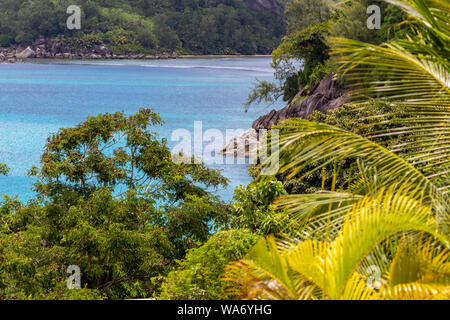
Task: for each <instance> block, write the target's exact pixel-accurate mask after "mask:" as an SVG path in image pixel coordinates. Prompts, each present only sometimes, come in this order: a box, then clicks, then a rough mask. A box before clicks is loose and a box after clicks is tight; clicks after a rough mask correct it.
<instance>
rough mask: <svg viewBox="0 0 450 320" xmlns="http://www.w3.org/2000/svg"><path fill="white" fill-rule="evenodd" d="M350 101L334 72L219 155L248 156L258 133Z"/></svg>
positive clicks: (260, 118)
mask: <svg viewBox="0 0 450 320" xmlns="http://www.w3.org/2000/svg"><path fill="white" fill-rule="evenodd" d="M349 100H350V95H349V94H348V93H346V90H345V87H344V86H342V85H340V84H339V83H338V82H337V81H336V79H334V77H333V74H332V73H330V74H329V75H328V76H327V77H326V78H325V79H323V80H322V81H321V82H319V83H317V84H314V85H312V86H310V87H309V88H305V89H303V90H300V92H299V93H298V94H297V95H296V96H295V97H294V99H292V102H291V103H289V104H288V105H287V106H286V107H284V108H282V109H280V110H272V111H270V112H269V113H267V114H266V115H263V116H261V117H259V118H258V119H256V120H255V121H254V122H253V125H252V128H251V129H249V130H248V131H246V132H245V133H244V134H243V135H241V136H240V137H238V138H234V139H233V140H232V141H230V142H229V143H228V144H227V145H226V146H225V147H224V148H223V149H222V150H220V151H219V153H221V154H224V155H229V156H240V155H242V154H245V157H248V156H249V155H250V153H251V152H252V150H251V149H252V148H251V146H254V145H255V141H254V140H255V139H257V137H258V136H259V135H258V132H259V131H260V130H264V129H270V127H272V126H274V125H277V124H279V123H280V122H282V121H283V120H286V119H290V118H303V119H306V118H307V117H308V116H309V115H311V114H312V113H313V112H314V111H320V112H324V113H325V112H327V111H329V110H334V109H336V108H339V107H340V106H342V105H344V104H345V103H346V102H348V101H349Z"/></svg>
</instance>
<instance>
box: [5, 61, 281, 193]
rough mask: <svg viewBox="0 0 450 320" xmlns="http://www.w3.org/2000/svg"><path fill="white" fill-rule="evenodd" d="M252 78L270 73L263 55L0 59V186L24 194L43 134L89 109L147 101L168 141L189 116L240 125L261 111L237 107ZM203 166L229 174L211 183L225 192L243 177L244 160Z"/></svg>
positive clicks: (189, 124) (208, 123) (127, 107)
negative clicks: (1, 170)
mask: <svg viewBox="0 0 450 320" xmlns="http://www.w3.org/2000/svg"><path fill="white" fill-rule="evenodd" d="M256 78H258V79H261V80H272V78H273V70H272V69H271V67H270V58H256V57H255V58H226V59H179V60H168V61H167V60H158V61H95V62H85V61H83V62H82V61H72V62H70V63H68V62H67V61H52V62H51V63H49V62H47V61H43V62H40V61H36V62H33V63H25V64H0V163H5V164H7V165H8V166H9V167H10V168H11V172H10V175H9V176H8V177H0V194H9V195H14V194H18V195H19V196H20V199H22V200H27V199H29V198H31V197H32V196H33V192H32V191H31V186H32V183H33V179H31V178H28V177H26V171H27V170H28V169H29V168H30V167H32V166H33V165H38V164H39V158H40V155H41V152H42V150H43V147H44V144H45V141H46V138H47V137H48V136H49V135H50V134H51V133H54V132H56V131H57V130H58V129H59V128H62V127H70V126H74V125H76V124H78V123H79V122H81V121H83V120H84V119H85V118H86V116H88V115H97V114H99V113H104V112H117V111H124V112H125V113H127V114H132V113H135V112H136V111H138V110H139V108H141V107H149V108H151V109H153V110H154V111H156V112H159V113H160V114H161V116H162V118H163V119H164V120H165V124H164V125H163V126H161V127H158V128H157V130H156V131H158V132H159V134H160V136H161V137H165V138H168V140H169V146H170V147H171V148H173V147H174V146H175V144H176V143H177V142H176V141H171V139H170V138H171V134H172V133H173V131H174V130H176V129H187V130H189V131H190V132H192V133H193V127H194V121H201V122H202V127H203V130H204V131H205V130H207V129H211V128H214V129H218V130H220V131H221V132H223V135H224V136H225V132H226V129H244V130H246V129H248V128H250V127H251V124H252V122H253V121H254V120H255V119H256V118H257V117H258V116H260V115H261V114H263V113H266V112H267V111H268V110H267V109H266V108H264V107H256V108H252V109H251V110H250V111H249V112H247V113H246V112H244V108H243V106H242V103H243V102H244V101H245V99H246V97H247V95H248V93H249V90H250V88H251V87H252V86H253V84H254V82H255V79H256ZM275 107H277V106H275ZM215 143H216V142H215ZM221 144H222V143H221V142H217V147H218V148H220V146H221ZM209 166H210V167H212V168H219V169H222V170H223V174H224V175H225V176H226V177H227V178H229V179H230V180H231V184H230V186H229V187H228V188H227V189H224V190H218V194H219V195H220V196H221V197H222V198H223V199H224V200H230V199H231V198H232V190H233V189H234V188H235V187H236V186H239V185H243V184H247V183H248V182H249V181H250V178H249V176H248V174H247V165H246V164H237V163H235V164H229V165H227V164H224V165H220V164H219V165H218V164H211V165H209Z"/></svg>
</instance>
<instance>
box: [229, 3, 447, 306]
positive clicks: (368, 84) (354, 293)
mask: <svg viewBox="0 0 450 320" xmlns="http://www.w3.org/2000/svg"><path fill="white" fill-rule="evenodd" d="M384 1H386V2H388V3H391V4H394V5H397V6H399V7H400V8H401V9H402V10H404V11H405V12H406V13H407V14H408V17H409V18H408V21H407V22H408V23H409V25H410V27H411V31H412V32H411V35H410V36H408V37H407V38H406V39H402V40H395V41H392V42H389V43H384V44H382V45H380V46H376V45H371V44H367V43H361V42H358V41H353V40H348V39H342V38H332V39H330V42H331V43H333V44H334V45H335V49H334V51H333V55H334V57H335V59H336V61H337V62H338V65H339V68H340V71H341V72H340V73H341V74H343V76H344V79H345V80H346V81H347V83H348V84H349V86H350V87H351V88H352V95H353V97H354V102H353V105H354V108H366V107H367V100H368V99H369V98H378V99H383V100H388V101H389V103H393V104H394V103H395V105H397V106H400V107H401V109H402V111H403V112H404V113H406V117H401V118H396V117H395V115H394V114H387V115H383V117H381V118H380V119H382V120H380V121H386V120H384V119H386V118H390V120H389V123H395V124H396V125H397V128H395V129H390V130H384V131H383V130H382V131H378V132H375V134H372V135H370V136H362V135H358V134H356V133H353V132H348V131H345V130H343V129H340V128H337V127H333V126H330V125H327V124H323V123H314V122H309V121H305V120H299V119H293V120H288V121H286V122H284V123H283V124H281V125H279V126H276V127H274V128H277V129H279V130H280V154H279V156H280V164H281V166H280V168H281V169H280V173H285V174H287V177H288V178H292V177H296V176H298V175H299V174H300V173H301V172H302V170H304V169H305V168H306V167H308V165H310V164H311V163H313V162H317V161H320V162H321V165H319V166H317V167H316V168H315V169H314V170H321V169H323V168H325V167H326V166H328V165H330V164H333V165H334V166H335V167H339V164H340V163H341V162H342V161H343V160H345V159H350V158H352V159H355V158H356V159H357V162H356V163H357V167H358V171H359V175H358V177H357V178H356V179H354V180H353V181H351V182H350V183H349V184H348V186H347V187H346V189H342V190H335V189H334V188H332V189H331V190H329V191H322V192H320V193H318V194H312V195H288V196H283V197H281V198H280V199H279V200H278V202H277V204H276V205H277V206H278V207H280V208H283V209H285V210H286V211H287V212H289V214H290V215H291V216H293V217H296V218H297V219H298V220H300V221H301V222H302V226H303V227H302V228H300V230H296V231H297V235H296V237H295V238H287V239H282V240H278V241H276V240H275V239H274V238H267V239H262V240H261V241H260V242H259V243H258V244H257V245H256V246H255V247H254V248H253V249H252V251H251V252H250V253H249V254H248V255H247V256H246V257H245V258H244V259H243V260H241V261H240V262H236V263H233V264H231V265H230V266H229V267H228V269H227V273H226V277H225V279H226V280H227V281H228V283H229V286H228V291H229V293H231V294H234V295H235V296H237V297H241V298H261V297H263V298H283V299H285V298H288V299H310V298H311V299H321V298H327V299H373V298H394V299H403V298H417V299H424V298H443V297H445V298H450V286H449V279H450V263H449V253H448V247H449V245H450V243H449V241H448V240H449V238H448V235H449V232H448V226H449V214H450V197H449V194H450V88H449V87H450V62H449V59H448V57H449V56H450V4H449V3H448V1H446V0H384ZM380 137H382V138H384V139H389V140H391V141H395V143H390V144H388V145H389V147H386V146H385V145H381V144H379V143H377V142H376V141H377V139H378V138H380ZM274 156H278V155H274ZM269 161H272V160H271V159H269ZM269 163H270V162H269ZM309 173H311V171H309V172H308V173H307V174H309ZM290 234H292V230H291V232H290ZM374 270H376V271H377V273H379V274H378V275H377V279H378V284H377V288H374V286H367V281H368V280H370V277H371V275H372V273H373V271H374Z"/></svg>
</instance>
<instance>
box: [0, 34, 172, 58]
mask: <svg viewBox="0 0 450 320" xmlns="http://www.w3.org/2000/svg"><path fill="white" fill-rule="evenodd" d="M29 58H38V59H149V60H153V59H175V58H177V55H176V53H172V54H168V53H162V54H157V55H145V54H136V53H130V54H123V55H116V54H114V52H113V50H112V49H111V48H110V47H108V46H106V45H101V44H97V45H93V46H90V47H81V48H78V49H76V50H75V49H73V48H71V46H69V45H66V44H63V43H61V42H58V41H54V40H52V39H49V38H45V37H39V38H38V39H37V40H36V41H34V42H33V44H32V45H30V46H29V47H27V48H26V49H23V48H21V47H20V46H18V47H12V48H0V62H20V61H22V59H29Z"/></svg>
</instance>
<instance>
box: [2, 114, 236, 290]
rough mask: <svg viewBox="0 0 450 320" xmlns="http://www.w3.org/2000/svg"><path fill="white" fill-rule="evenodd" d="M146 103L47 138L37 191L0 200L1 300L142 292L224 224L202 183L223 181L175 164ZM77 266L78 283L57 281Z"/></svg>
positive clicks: (219, 206) (221, 208) (210, 185)
mask: <svg viewBox="0 0 450 320" xmlns="http://www.w3.org/2000/svg"><path fill="white" fill-rule="evenodd" d="M159 123H161V119H160V118H159V116H158V115H157V114H155V113H153V112H152V111H151V110H149V109H141V110H140V111H139V112H138V113H137V114H135V115H131V116H126V115H125V114H123V113H115V114H102V115H98V116H96V117H89V118H88V119H87V120H86V121H85V122H83V123H81V124H80V125H78V126H76V127H74V128H66V129H61V130H60V131H59V132H58V133H55V134H54V135H53V136H52V137H50V138H49V139H48V141H47V144H46V146H45V150H44V154H43V155H42V159H41V168H40V169H38V168H33V169H32V170H30V174H31V175H38V182H37V183H36V191H37V192H38V199H37V200H32V201H31V202H29V203H28V204H27V205H24V204H21V203H20V202H19V201H17V200H16V199H15V198H9V197H5V198H4V200H3V202H2V203H0V298H3V299H46V298H49V299H88V298H107V299H123V298H134V297H148V296H151V295H152V294H153V293H155V292H157V291H158V288H159V282H158V281H157V280H158V279H160V278H161V277H162V276H164V275H165V274H167V272H168V271H169V270H171V269H172V268H173V265H174V261H175V259H181V258H183V257H184V255H185V252H186V251H187V250H188V249H191V248H194V247H197V246H198V245H199V244H201V243H203V242H205V241H206V240H208V238H209V236H210V234H211V232H212V231H213V230H214V229H217V228H219V227H221V226H224V225H225V224H226V223H227V222H228V218H227V215H226V212H227V206H226V205H225V204H224V203H222V202H221V201H220V200H219V199H218V198H217V197H215V196H213V195H212V194H211V193H210V192H209V191H208V190H211V189H214V188H215V187H218V186H225V185H226V183H227V180H226V179H225V178H223V177H222V176H221V175H220V173H219V172H218V171H214V170H210V169H207V168H206V167H205V166H204V165H203V164H176V163H174V162H173V161H172V157H171V154H170V150H169V149H168V147H167V146H166V145H165V141H164V140H163V141H161V140H159V139H158V138H157V136H156V134H155V133H154V132H152V131H151V130H150V128H149V127H150V126H152V125H157V124H159ZM70 265H76V266H79V267H80V269H81V272H82V279H81V283H82V287H83V289H82V290H80V291H76V292H73V291H71V290H68V289H67V288H66V284H65V281H66V280H67V277H68V274H67V273H66V270H67V268H68V267H69V266H70Z"/></svg>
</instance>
